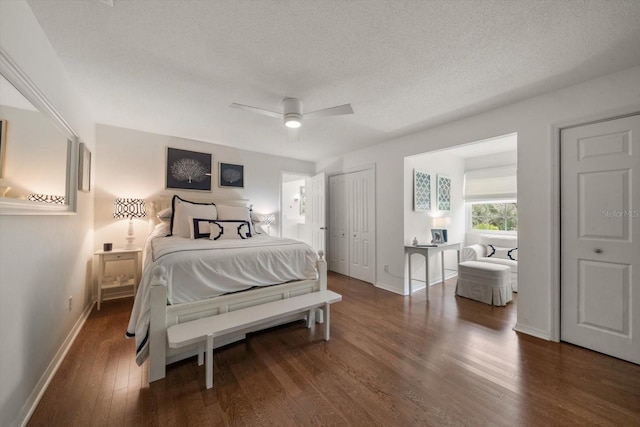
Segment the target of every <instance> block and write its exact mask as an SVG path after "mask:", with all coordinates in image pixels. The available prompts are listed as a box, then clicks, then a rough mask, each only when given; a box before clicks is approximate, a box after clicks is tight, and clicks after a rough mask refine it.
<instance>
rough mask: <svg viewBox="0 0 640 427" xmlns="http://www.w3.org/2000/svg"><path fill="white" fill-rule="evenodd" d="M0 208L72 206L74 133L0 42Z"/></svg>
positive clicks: (54, 210) (60, 209) (62, 210)
mask: <svg viewBox="0 0 640 427" xmlns="http://www.w3.org/2000/svg"><path fill="white" fill-rule="evenodd" d="M0 94H1V96H0V127H1V130H0V156H1V157H0V214H2V215H24V214H68V213H74V212H75V211H76V188H77V171H78V167H77V165H78V162H77V159H78V157H77V156H78V136H77V134H76V133H75V132H74V131H73V129H72V128H71V126H69V124H68V123H67V122H66V121H65V120H64V119H63V118H62V117H61V116H60V114H58V112H57V111H56V109H55V108H54V106H53V105H51V103H50V102H49V101H48V100H47V98H46V97H45V96H44V95H43V94H42V93H41V92H40V90H39V89H38V88H37V87H36V86H35V85H34V84H33V83H32V82H31V80H29V78H28V76H26V75H25V74H24V73H23V72H22V71H21V70H20V69H19V68H18V67H17V65H16V64H14V63H13V61H12V60H11V58H9V56H8V55H7V54H6V52H4V50H2V49H1V48H0Z"/></svg>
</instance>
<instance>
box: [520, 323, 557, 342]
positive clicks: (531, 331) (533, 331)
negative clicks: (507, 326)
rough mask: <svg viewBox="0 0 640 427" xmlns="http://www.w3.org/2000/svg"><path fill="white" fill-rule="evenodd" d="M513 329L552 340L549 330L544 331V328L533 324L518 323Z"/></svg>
mask: <svg viewBox="0 0 640 427" xmlns="http://www.w3.org/2000/svg"><path fill="white" fill-rule="evenodd" d="M513 330H514V331H516V332H521V333H523V334H527V335H531V336H534V337H536V338H540V339H543V340H546V341H551V337H550V336H549V332H547V331H543V330H542V329H538V328H532V327H531V326H526V325H522V324H520V323H516V326H514V327H513Z"/></svg>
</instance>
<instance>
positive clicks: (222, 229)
mask: <svg viewBox="0 0 640 427" xmlns="http://www.w3.org/2000/svg"><path fill="white" fill-rule="evenodd" d="M210 230H211V235H210V236H209V239H211V240H228V239H248V238H250V237H251V229H250V228H249V222H248V221H229V220H222V219H219V220H216V221H211V227H210Z"/></svg>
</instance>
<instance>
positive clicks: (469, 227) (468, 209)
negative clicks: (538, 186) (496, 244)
mask: <svg viewBox="0 0 640 427" xmlns="http://www.w3.org/2000/svg"><path fill="white" fill-rule="evenodd" d="M492 203H505V204H506V203H516V204H517V203H518V200H517V199H498V200H476V201H473V202H465V223H466V232H467V233H468V234H495V235H504V236H516V235H517V234H518V230H509V231H507V230H478V229H475V228H473V219H472V206H471V205H480V204H482V205H487V204H492ZM516 211H517V209H516Z"/></svg>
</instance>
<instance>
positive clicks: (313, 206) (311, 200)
mask: <svg viewBox="0 0 640 427" xmlns="http://www.w3.org/2000/svg"><path fill="white" fill-rule="evenodd" d="M325 180H326V176H325V173H324V172H322V173H319V174H318V175H316V176H313V177H311V178H307V179H306V180H305V187H306V222H307V227H308V229H309V230H310V232H311V246H312V247H313V249H315V250H316V252H317V251H323V252H325V253H326V251H327V248H326V233H327V220H326V216H327V214H326V209H327V206H326V202H325V199H326V190H325Z"/></svg>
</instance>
